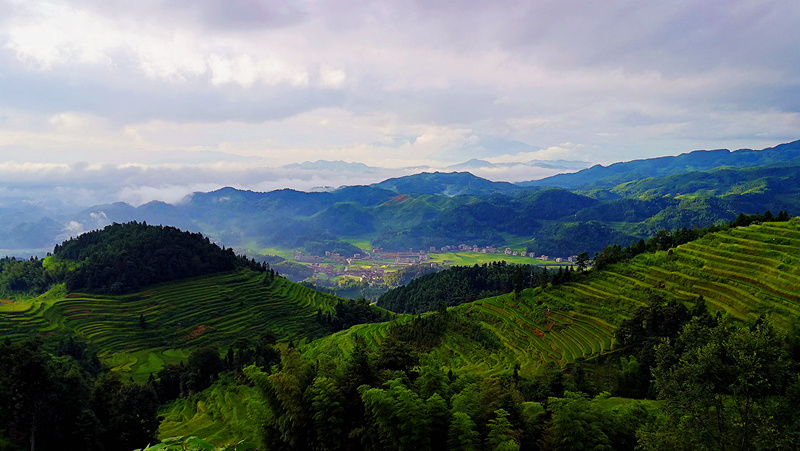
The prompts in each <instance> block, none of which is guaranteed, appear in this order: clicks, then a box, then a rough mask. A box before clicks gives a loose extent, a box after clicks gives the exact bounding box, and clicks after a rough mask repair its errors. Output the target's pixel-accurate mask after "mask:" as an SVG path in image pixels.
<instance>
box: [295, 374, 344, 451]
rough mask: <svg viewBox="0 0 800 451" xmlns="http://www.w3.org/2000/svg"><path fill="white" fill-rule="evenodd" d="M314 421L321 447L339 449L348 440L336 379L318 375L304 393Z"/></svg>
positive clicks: (341, 400)
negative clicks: (345, 433)
mask: <svg viewBox="0 0 800 451" xmlns="http://www.w3.org/2000/svg"><path fill="white" fill-rule="evenodd" d="M304 397H305V399H306V402H307V403H308V404H309V406H310V408H311V412H312V419H313V421H314V431H315V432H316V435H317V437H316V438H317V443H318V445H319V447H320V449H323V450H337V449H341V445H342V444H343V443H344V442H345V440H346V435H344V434H343V432H344V429H343V428H342V426H343V423H344V407H343V406H342V404H343V399H342V395H341V393H339V390H338V389H337V387H336V381H334V380H333V379H330V378H327V377H316V378H314V382H313V383H312V384H311V385H310V386H309V387H308V388H307V389H306V391H305V395H304Z"/></svg>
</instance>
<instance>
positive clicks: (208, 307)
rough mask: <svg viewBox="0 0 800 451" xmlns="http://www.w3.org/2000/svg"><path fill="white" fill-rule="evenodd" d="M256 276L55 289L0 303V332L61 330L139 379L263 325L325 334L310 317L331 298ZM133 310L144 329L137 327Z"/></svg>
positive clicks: (295, 335) (15, 335)
mask: <svg viewBox="0 0 800 451" xmlns="http://www.w3.org/2000/svg"><path fill="white" fill-rule="evenodd" d="M263 278H264V275H263V274H258V273H255V272H251V271H247V270H243V271H235V272H229V273H222V274H216V275H212V276H206V277H199V278H193V279H186V280H182V281H178V282H174V283H167V284H163V285H158V286H155V287H151V288H149V289H147V290H146V291H143V292H139V293H133V294H128V295H124V296H104V295H103V296H100V295H89V294H76V293H72V294H65V293H64V292H63V289H62V290H61V291H60V292H54V293H49V294H48V295H45V296H42V297H40V298H37V299H34V300H31V301H28V302H26V303H24V304H20V303H13V304H0V337H4V336H5V337H9V338H11V339H20V338H23V337H25V336H26V335H29V334H31V333H35V332H39V333H44V334H47V333H57V332H59V331H60V330H63V329H68V330H71V331H74V332H75V333H76V334H78V335H79V336H82V337H83V338H84V339H85V340H87V341H88V342H90V343H92V344H94V345H95V346H97V349H98V354H99V355H100V357H101V359H103V360H104V361H105V362H106V363H107V364H108V365H109V366H111V367H112V368H113V369H115V370H117V371H121V372H124V373H130V375H131V376H134V378H135V379H146V378H147V376H148V375H149V374H150V373H151V372H153V371H158V369H160V368H161V367H163V365H165V364H168V363H175V362H178V361H180V360H182V359H185V357H186V356H187V355H188V353H189V352H190V351H191V350H192V349H196V348H197V347H200V346H205V345H215V346H218V347H224V346H225V345H227V344H228V343H230V342H232V341H233V340H235V339H236V338H239V337H247V338H256V337H257V336H258V335H259V334H260V333H261V332H264V331H267V330H272V331H273V332H275V334H276V335H277V336H278V337H279V338H284V339H286V338H292V339H294V340H296V341H299V340H302V339H314V338H318V337H320V336H322V335H324V334H325V333H326V332H325V329H324V328H322V327H321V326H320V325H319V324H317V322H316V321H315V315H316V313H317V311H318V310H319V309H321V310H322V311H323V312H325V313H330V312H332V311H333V306H334V305H335V303H336V300H337V298H336V297H335V296H332V295H328V294H323V293H319V292H316V291H313V290H310V289H308V288H305V287H303V286H300V285H297V284H294V283H292V282H289V281H287V280H285V279H282V278H276V279H275V282H274V283H273V284H272V285H270V286H269V287H265V286H263V284H262V281H263ZM21 306H24V307H21ZM140 315H142V316H144V318H145V321H146V325H147V326H146V328H145V329H141V328H140V327H139V316H140Z"/></svg>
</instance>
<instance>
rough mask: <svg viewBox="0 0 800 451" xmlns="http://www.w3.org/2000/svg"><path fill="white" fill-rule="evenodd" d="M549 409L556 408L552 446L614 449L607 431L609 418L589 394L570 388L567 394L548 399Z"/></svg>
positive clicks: (568, 450) (550, 438)
mask: <svg viewBox="0 0 800 451" xmlns="http://www.w3.org/2000/svg"><path fill="white" fill-rule="evenodd" d="M547 409H548V410H550V411H551V412H552V417H551V420H550V427H549V429H548V437H547V442H548V445H549V449H552V450H555V451H572V450H575V451H580V450H585V449H593V450H598V451H601V450H611V449H612V448H611V441H610V440H609V438H608V435H607V433H606V431H607V430H608V419H607V418H606V416H605V415H604V413H603V412H602V411H601V410H600V409H599V408H598V407H597V404H596V403H593V402H591V401H590V400H589V398H587V397H586V395H584V394H582V393H573V392H570V391H566V392H564V397H563V398H550V399H548V401H547Z"/></svg>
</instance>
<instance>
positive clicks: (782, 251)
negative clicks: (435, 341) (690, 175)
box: [304, 219, 800, 376]
mask: <svg viewBox="0 0 800 451" xmlns="http://www.w3.org/2000/svg"><path fill="white" fill-rule="evenodd" d="M653 295H658V296H661V297H663V298H665V299H676V300H680V301H682V302H687V303H689V304H692V303H693V302H694V301H695V300H696V299H697V298H698V296H700V295H702V296H703V297H704V298H705V300H706V302H707V303H708V304H709V307H710V308H711V310H712V311H724V312H726V313H727V314H729V315H730V316H731V317H732V318H735V319H737V320H740V321H745V322H747V321H753V320H755V319H756V318H757V317H758V315H760V314H766V315H767V316H768V317H769V319H770V320H771V321H772V322H773V323H774V324H776V325H778V326H779V327H781V328H789V327H791V326H792V325H793V324H794V322H796V320H797V318H798V316H799V315H800V219H795V220H793V221H791V222H788V223H768V224H763V225H753V226H750V227H747V228H738V229H733V230H729V231H726V232H721V233H717V234H713V235H709V236H707V237H705V238H703V239H701V240H699V241H696V242H693V243H689V244H687V245H684V246H680V247H678V248H676V249H675V250H674V251H673V252H672V254H670V253H668V252H659V253H657V254H652V255H642V256H639V257H637V258H636V259H634V260H632V261H631V262H629V263H621V264H617V265H613V266H611V267H610V268H608V269H607V270H605V271H602V272H598V273H592V274H591V275H589V276H588V277H586V278H585V279H583V280H582V281H581V282H578V283H569V284H565V285H563V286H559V287H554V288H549V289H546V290H541V289H538V288H537V289H535V290H526V291H525V292H524V293H523V296H522V298H521V299H520V300H519V301H515V300H514V299H513V298H512V296H511V295H506V296H501V297H497V298H489V299H483V300H479V301H476V302H474V303H471V304H464V305H461V306H458V307H453V308H451V309H449V310H450V311H451V312H452V313H455V314H460V315H466V316H468V317H471V318H473V319H475V320H477V321H480V322H481V324H482V325H483V326H484V327H485V328H487V329H489V330H491V331H492V332H493V333H494V334H495V335H496V336H497V337H498V338H499V339H500V340H501V341H502V342H503V344H504V347H503V348H502V349H501V350H499V351H491V350H487V349H484V348H482V347H480V346H479V345H478V344H476V343H474V342H470V341H465V340H463V339H456V338H455V337H450V336H447V337H445V339H444V340H443V342H442V344H441V345H440V346H439V347H437V348H436V349H434V351H433V353H434V354H436V355H438V356H439V357H441V359H442V361H443V363H444V365H446V366H448V367H450V368H452V369H453V371H454V372H473V373H478V374H481V375H486V376H488V375H494V374H501V373H508V372H510V371H511V369H512V368H513V366H514V365H515V364H516V363H519V364H520V365H521V372H522V374H523V375H529V374H534V373H536V372H537V371H539V369H541V367H542V365H543V364H547V363H549V362H555V363H557V364H559V365H562V366H563V365H565V364H567V363H569V362H572V361H573V360H574V359H575V358H577V357H589V356H593V355H597V354H598V353H602V352H606V351H608V350H610V349H611V347H612V336H613V331H614V329H615V328H616V326H618V325H619V324H620V322H621V321H622V320H623V319H625V318H627V317H630V316H631V315H632V312H633V311H634V310H635V309H636V308H637V307H639V306H643V305H647V304H648V302H649V300H650V298H651V296H653ZM540 301H541V305H540V304H539V302H540ZM548 309H549V311H548ZM409 319H410V318H409V317H408V316H400V317H398V321H408V320H409ZM387 328H388V324H386V323H384V324H374V325H362V326H357V327H355V328H352V329H350V330H347V331H343V332H340V333H337V334H335V335H332V336H328V337H324V338H321V339H319V340H316V341H314V342H312V343H310V344H309V345H308V346H306V347H305V348H304V353H305V355H306V356H308V357H310V358H313V359H319V360H320V361H324V360H328V359H329V360H334V361H335V360H338V359H339V358H341V357H343V356H344V355H346V354H347V353H348V352H349V350H350V349H351V348H352V340H353V336H355V335H358V336H359V337H361V338H366V341H367V343H368V344H372V345H374V344H376V343H380V341H381V340H382V339H383V338H384V337H385V336H386V331H387Z"/></svg>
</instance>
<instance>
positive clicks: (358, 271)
mask: <svg viewBox="0 0 800 451" xmlns="http://www.w3.org/2000/svg"><path fill="white" fill-rule="evenodd" d="M309 266H310V267H311V269H313V270H314V275H315V276H317V275H320V274H324V275H326V276H328V277H336V276H342V275H346V276H353V277H358V278H360V279H361V280H366V281H368V282H380V281H382V280H383V275H384V271H383V269H382V268H379V267H375V266H373V267H371V268H351V267H347V268H345V270H344V271H341V270H339V271H337V270H336V267H335V266H334V265H333V264H321V263H312V264H311V265H309Z"/></svg>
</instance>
